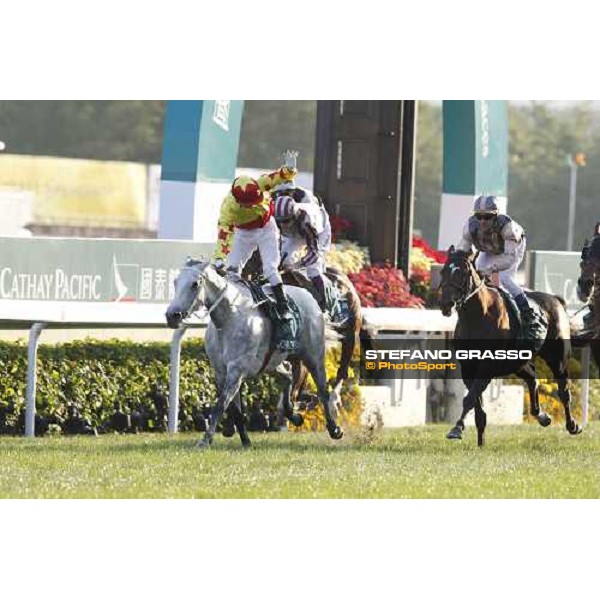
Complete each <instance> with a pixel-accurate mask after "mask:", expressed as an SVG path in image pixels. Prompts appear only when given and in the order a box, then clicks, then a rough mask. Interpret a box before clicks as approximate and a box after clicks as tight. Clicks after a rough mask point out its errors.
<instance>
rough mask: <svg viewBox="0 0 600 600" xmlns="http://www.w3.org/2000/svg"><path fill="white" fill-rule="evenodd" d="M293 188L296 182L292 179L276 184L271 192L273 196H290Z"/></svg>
mask: <svg viewBox="0 0 600 600" xmlns="http://www.w3.org/2000/svg"><path fill="white" fill-rule="evenodd" d="M295 189H296V184H295V183H294V181H293V180H291V181H285V182H284V183H280V184H279V185H276V186H275V187H274V188H273V191H272V192H271V193H272V194H273V196H291V195H292V193H293V191H294V190H295Z"/></svg>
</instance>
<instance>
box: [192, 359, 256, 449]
mask: <svg viewBox="0 0 600 600" xmlns="http://www.w3.org/2000/svg"><path fill="white" fill-rule="evenodd" d="M244 376H245V374H244V373H243V372H242V371H241V370H239V369H236V368H232V369H229V370H228V371H227V375H226V377H225V384H224V385H223V388H222V389H221V390H220V393H219V397H218V398H217V402H216V404H215V405H214V406H213V408H212V410H211V412H210V423H209V426H208V430H207V431H206V433H205V434H204V438H203V439H202V440H201V441H200V442H198V447H199V448H206V447H208V446H210V444H212V441H213V438H214V435H215V433H216V431H217V426H218V425H219V421H220V420H221V417H222V416H223V413H224V412H225V410H227V407H228V406H229V405H230V403H231V401H232V400H233V399H234V398H235V396H236V394H237V393H238V392H239V390H240V386H241V385H242V381H243V380H244Z"/></svg>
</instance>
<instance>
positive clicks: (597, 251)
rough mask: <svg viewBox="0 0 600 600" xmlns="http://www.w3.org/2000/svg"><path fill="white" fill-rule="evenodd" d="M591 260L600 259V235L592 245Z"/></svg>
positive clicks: (593, 239)
mask: <svg viewBox="0 0 600 600" xmlns="http://www.w3.org/2000/svg"><path fill="white" fill-rule="evenodd" d="M588 257H589V258H600V234H596V235H595V236H594V237H593V238H592V241H591V243H590V249H589V252H588Z"/></svg>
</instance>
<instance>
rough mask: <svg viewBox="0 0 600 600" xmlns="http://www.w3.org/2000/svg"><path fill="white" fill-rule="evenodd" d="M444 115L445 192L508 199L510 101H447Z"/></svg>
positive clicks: (445, 101)
mask: <svg viewBox="0 0 600 600" xmlns="http://www.w3.org/2000/svg"><path fill="white" fill-rule="evenodd" d="M443 113H444V183H443V191H444V193H445V194H462V195H468V196H477V195H479V194H494V195H497V196H502V197H506V189H507V173H508V113H507V103H506V101H504V100H444V105H443Z"/></svg>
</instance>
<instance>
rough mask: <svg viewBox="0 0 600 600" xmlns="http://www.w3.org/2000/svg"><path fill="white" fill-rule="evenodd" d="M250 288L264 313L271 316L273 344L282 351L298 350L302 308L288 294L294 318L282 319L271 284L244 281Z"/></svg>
mask: <svg viewBox="0 0 600 600" xmlns="http://www.w3.org/2000/svg"><path fill="white" fill-rule="evenodd" d="M244 284H245V285H246V286H247V287H248V289H249V290H250V293H251V294H252V299H253V300H254V302H255V303H256V304H258V305H259V306H260V309H261V311H262V313H263V314H264V315H265V316H266V317H268V318H269V320H270V321H271V324H272V325H273V328H272V331H273V338H272V344H273V345H274V346H275V348H277V350H280V351H281V352H296V351H297V350H298V342H299V339H300V310H299V309H298V305H297V304H296V303H295V302H294V300H293V298H291V297H290V296H288V305H289V308H290V313H291V314H292V318H291V319H290V320H286V321H284V320H282V319H281V318H280V317H279V313H278V312H277V302H276V301H275V297H274V296H273V292H272V290H271V286H269V285H259V284H257V283H255V282H252V281H244Z"/></svg>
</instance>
